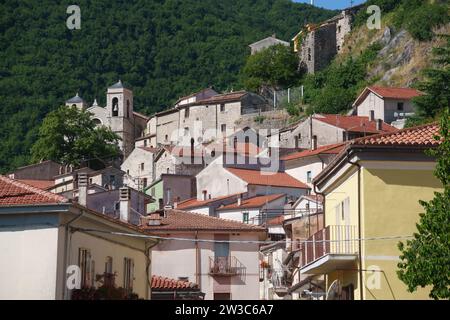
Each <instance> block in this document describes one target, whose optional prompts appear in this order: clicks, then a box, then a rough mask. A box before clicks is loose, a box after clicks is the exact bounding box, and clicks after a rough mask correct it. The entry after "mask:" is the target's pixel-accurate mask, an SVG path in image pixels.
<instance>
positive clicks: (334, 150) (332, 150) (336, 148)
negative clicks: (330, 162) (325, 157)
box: [281, 143, 345, 161]
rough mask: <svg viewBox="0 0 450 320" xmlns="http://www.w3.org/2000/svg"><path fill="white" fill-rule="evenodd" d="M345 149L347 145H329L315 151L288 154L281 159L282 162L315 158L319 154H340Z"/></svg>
mask: <svg viewBox="0 0 450 320" xmlns="http://www.w3.org/2000/svg"><path fill="white" fill-rule="evenodd" d="M344 147H345V143H336V144H329V145H326V146H322V147H319V148H317V149H315V150H303V151H299V152H295V153H291V154H288V155H287V156H284V157H282V158H281V160H285V161H286V160H293V159H300V158H306V157H311V156H315V155H318V154H338V153H339V152H341V150H342V149H343V148H344Z"/></svg>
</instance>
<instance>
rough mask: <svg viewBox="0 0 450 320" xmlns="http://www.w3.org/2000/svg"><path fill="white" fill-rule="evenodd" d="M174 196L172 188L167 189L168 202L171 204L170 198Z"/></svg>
mask: <svg viewBox="0 0 450 320" xmlns="http://www.w3.org/2000/svg"><path fill="white" fill-rule="evenodd" d="M171 197H172V190H171V189H170V188H167V189H166V199H167V201H166V203H167V204H169V203H170V198H171Z"/></svg>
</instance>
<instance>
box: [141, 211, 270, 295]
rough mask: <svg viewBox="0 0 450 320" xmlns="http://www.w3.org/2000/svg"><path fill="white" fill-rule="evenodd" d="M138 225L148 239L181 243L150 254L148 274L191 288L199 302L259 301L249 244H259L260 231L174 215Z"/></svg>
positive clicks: (255, 253)
mask: <svg viewBox="0 0 450 320" xmlns="http://www.w3.org/2000/svg"><path fill="white" fill-rule="evenodd" d="M143 221H145V225H146V227H145V230H146V231H147V232H150V233H151V234H154V235H161V236H164V237H168V238H182V239H186V240H176V239H175V240H173V239H172V240H163V241H161V242H160V243H159V244H158V245H157V246H155V247H154V248H153V250H152V262H153V263H152V272H153V273H154V274H157V275H160V276H163V277H169V278H173V279H184V280H186V281H190V282H194V283H196V284H197V285H198V286H199V288H200V290H201V291H202V292H204V293H205V300H257V299H259V244H257V243H251V241H262V240H265V238H266V231H265V229H264V228H263V227H259V226H254V225H250V224H245V223H240V222H235V221H230V220H224V219H219V218H215V217H209V216H206V215H202V214H195V213H189V212H185V211H180V210H166V211H164V213H163V216H160V215H159V214H153V215H151V216H150V217H147V218H145V219H143ZM196 240H197V241H196ZM229 241H231V242H229ZM233 241H243V242H242V243H236V242H233ZM245 241H249V242H250V243H248V242H247V243H246V242H245Z"/></svg>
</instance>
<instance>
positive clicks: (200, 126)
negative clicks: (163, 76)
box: [148, 91, 268, 147]
mask: <svg viewBox="0 0 450 320" xmlns="http://www.w3.org/2000/svg"><path fill="white" fill-rule="evenodd" d="M211 93H212V92H211V91H209V94H211ZM185 98H186V99H181V100H179V101H178V102H177V104H176V106H175V107H174V108H171V109H168V110H165V111H162V112H159V113H157V114H156V115H155V116H154V118H155V120H151V121H150V122H151V124H150V127H149V129H150V131H149V134H148V136H149V141H150V143H151V146H153V142H155V141H156V144H157V145H158V144H162V145H173V144H175V145H176V144H182V145H186V146H190V145H191V141H192V140H191V139H194V143H195V144H196V145H197V144H200V143H205V142H208V141H214V140H220V139H222V138H223V137H224V135H225V136H228V135H230V134H232V133H233V132H235V131H237V130H238V129H240V126H239V120H240V119H241V117H242V115H245V114H251V113H255V114H256V113H258V112H260V111H265V110H266V109H267V108H268V105H267V103H266V101H265V100H264V98H263V97H261V96H259V95H257V94H254V93H250V92H246V91H237V92H230V93H224V94H216V95H213V96H211V97H209V98H204V99H201V100H197V99H195V101H193V102H186V101H188V100H189V99H192V98H188V97H185ZM152 119H153V118H152ZM153 135H156V139H154V138H152V136H153ZM153 147H154V146H153Z"/></svg>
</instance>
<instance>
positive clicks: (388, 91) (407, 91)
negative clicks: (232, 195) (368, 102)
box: [368, 86, 421, 100]
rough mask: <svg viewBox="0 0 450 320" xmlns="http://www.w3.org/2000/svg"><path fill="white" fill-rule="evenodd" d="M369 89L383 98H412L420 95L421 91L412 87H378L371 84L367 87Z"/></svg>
mask: <svg viewBox="0 0 450 320" xmlns="http://www.w3.org/2000/svg"><path fill="white" fill-rule="evenodd" d="M368 89H369V90H370V91H372V92H374V93H376V94H378V95H379V96H381V97H383V98H389V99H405V100H408V99H412V98H415V97H418V96H420V95H421V93H420V92H419V91H418V90H416V89H412V88H396V87H380V86H371V87H369V88H368Z"/></svg>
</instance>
